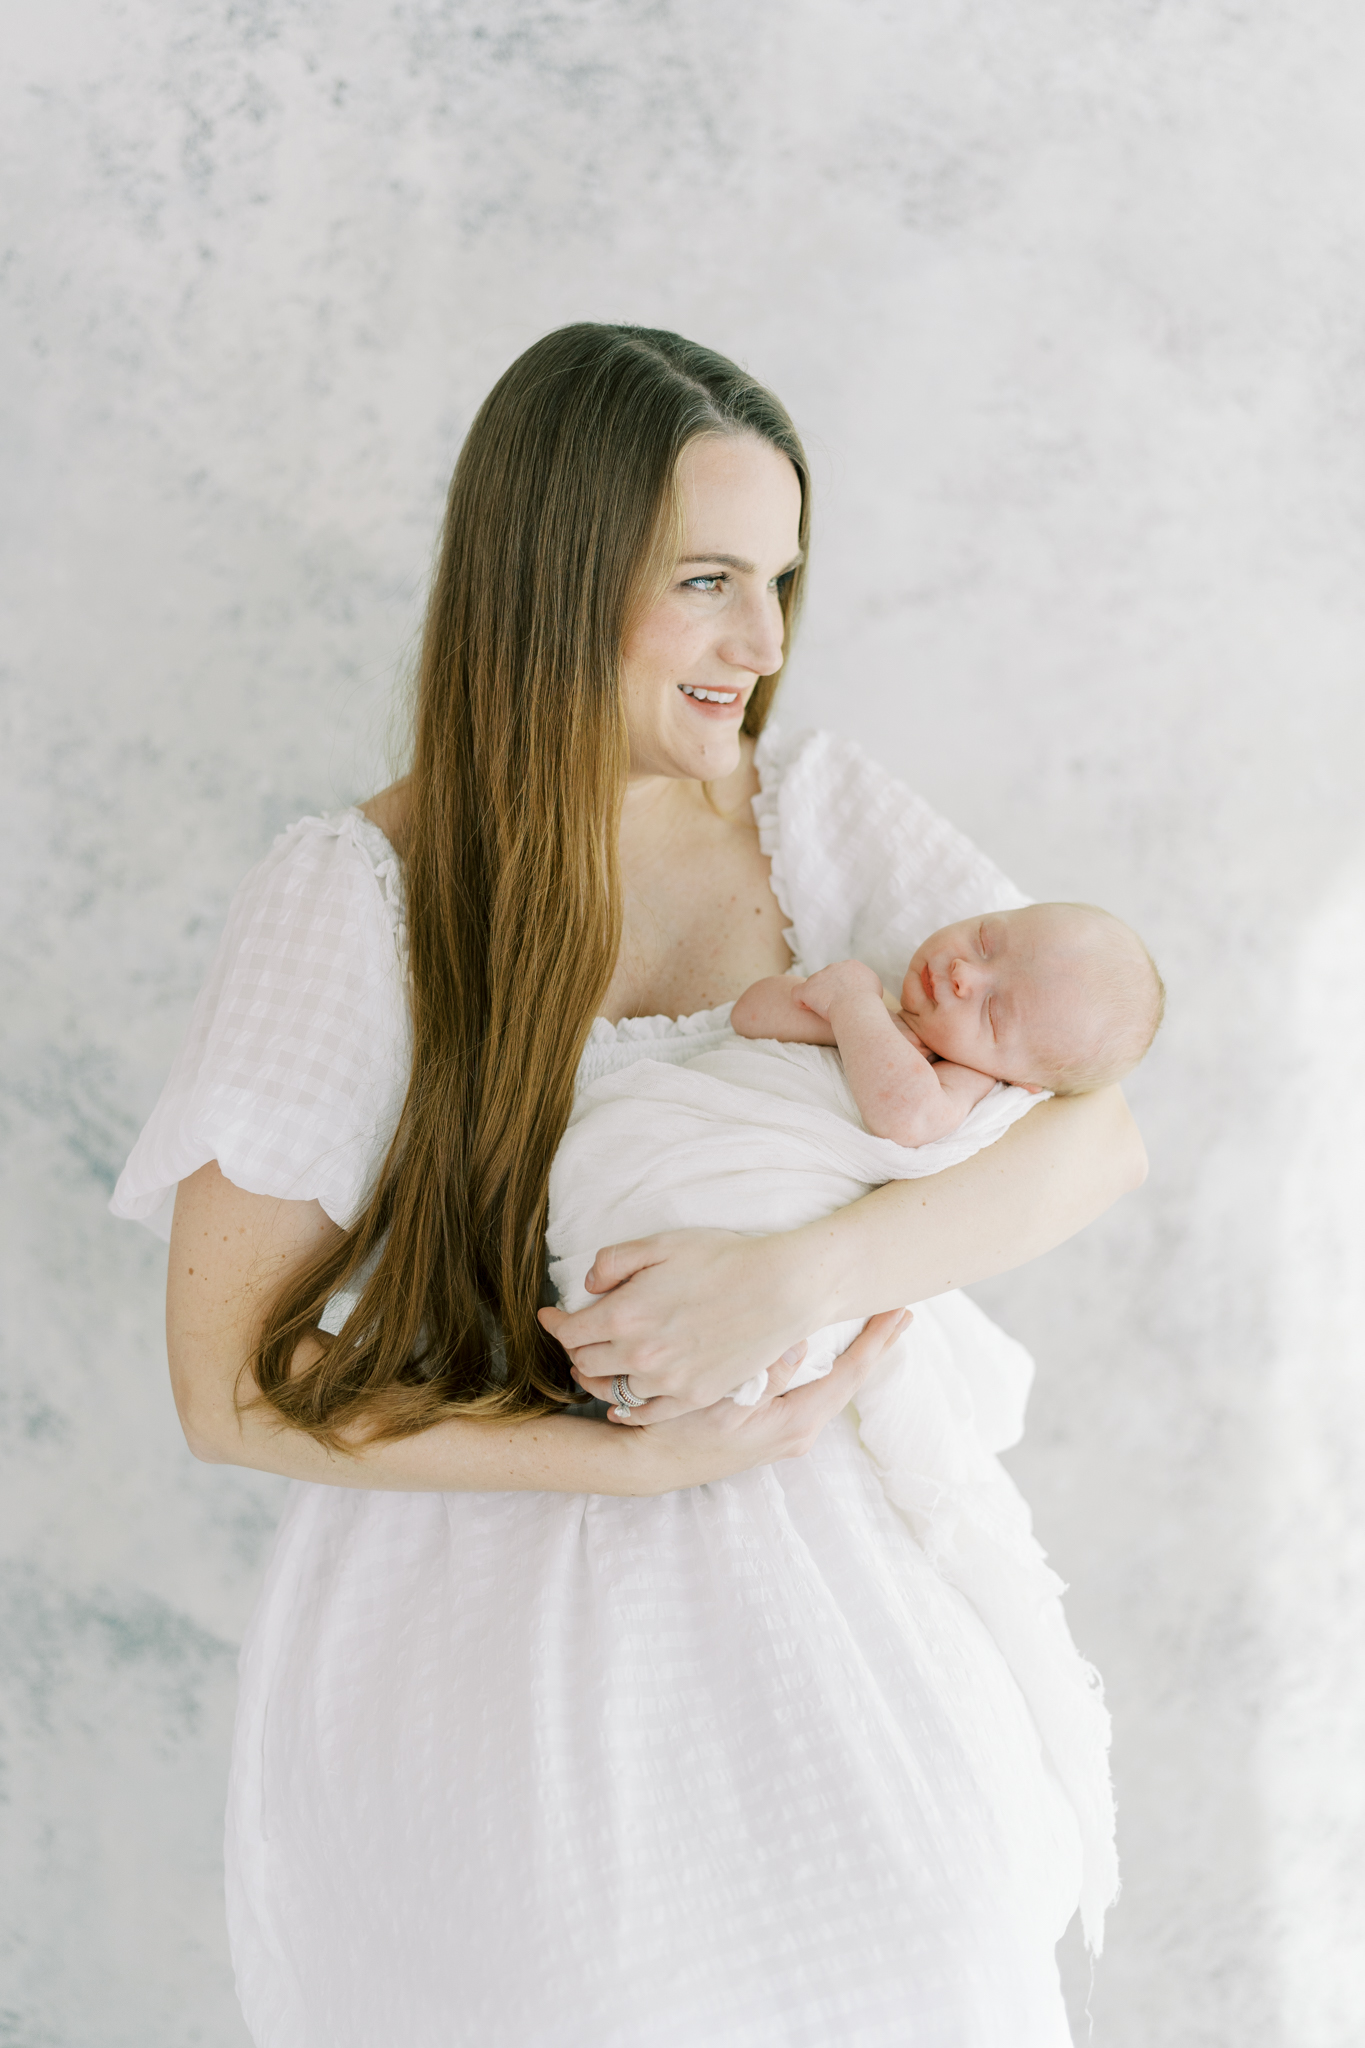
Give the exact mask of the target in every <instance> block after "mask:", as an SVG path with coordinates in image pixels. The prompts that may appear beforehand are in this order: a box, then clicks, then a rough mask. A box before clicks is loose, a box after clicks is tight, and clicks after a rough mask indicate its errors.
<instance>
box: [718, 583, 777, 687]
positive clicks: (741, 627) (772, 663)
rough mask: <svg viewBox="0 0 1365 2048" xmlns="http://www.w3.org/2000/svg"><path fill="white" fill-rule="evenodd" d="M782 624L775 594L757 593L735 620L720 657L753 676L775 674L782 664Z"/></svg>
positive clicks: (769, 592) (767, 592) (768, 592)
mask: <svg viewBox="0 0 1365 2048" xmlns="http://www.w3.org/2000/svg"><path fill="white" fill-rule="evenodd" d="M785 627H786V620H785V619H784V618H783V616H782V607H781V604H780V603H779V601H778V599H777V597H776V596H775V595H774V594H773V593H772V592H771V591H764V592H762V593H761V594H757V593H756V594H755V595H754V596H753V597H752V598H751V599H750V600H749V602H748V603H747V604H746V605H745V606H744V609H743V611H742V613H741V614H740V615H739V616H738V617H737V618H735V619H734V621H733V630H732V631H731V632H730V633H729V634H728V635H727V637H726V641H725V644H724V646H723V647H722V648H721V650H720V653H721V658H722V660H724V661H728V662H730V663H731V664H732V665H733V666H734V667H735V668H746V669H750V670H752V672H753V674H754V675H756V676H771V675H776V673H777V671H778V669H780V668H781V666H782V646H783V640H784V633H785Z"/></svg>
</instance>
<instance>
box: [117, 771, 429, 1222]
mask: <svg viewBox="0 0 1365 2048" xmlns="http://www.w3.org/2000/svg"><path fill="white" fill-rule="evenodd" d="M406 987H407V932H406V927H405V923H404V914H403V879H402V870H401V867H400V864H399V860H398V856H397V854H396V853H395V851H394V849H393V846H392V845H391V844H390V842H389V840H388V839H387V837H386V836H385V835H384V833H383V832H381V831H380V829H379V828H378V826H377V825H375V824H373V823H371V821H370V820H369V819H368V818H367V817H365V816H364V815H363V813H362V812H361V811H360V810H358V809H354V808H353V809H348V810H344V811H337V812H334V813H332V814H331V815H330V816H327V817H306V818H300V819H299V820H298V821H297V823H295V824H293V825H291V826H289V827H288V829H287V830H286V831H284V832H282V833H281V834H280V836H279V837H278V838H277V839H276V841H275V843H274V845H273V846H272V847H271V848H270V850H269V852H268V853H267V854H266V856H265V858H264V859H263V860H261V861H259V862H258V863H257V865H256V866H255V867H254V868H253V869H252V870H251V872H250V873H249V874H248V875H247V876H246V878H245V880H244V881H243V882H242V884H241V886H240V887H239V889H238V890H237V892H236V894H235V896H234V897H233V899H232V903H231V906H230V908H229V910H228V916H227V923H226V926H225V928H224V931H223V934H222V937H221V939H220V940H219V943H218V948H217V951H216V953H215V955H214V958H213V961H212V963H211V965H210V967H209V972H208V976H207V978H206V980H205V982H204V985H203V987H202V989H201V990H200V993H199V998H198V1000H197V1002H196V1003H195V1006H194V1010H193V1013H192V1015H191V1017H190V1020H189V1025H188V1028H187V1030H186V1034H185V1038H184V1041H183V1043H182V1045H181V1048H180V1051H179V1053H178V1055H177V1057H176V1060H175V1062H174V1065H173V1066H172V1069H171V1072H170V1075H169V1077H168V1078H167V1081H166V1085H165V1087H164V1088H163V1090H162V1093H161V1097H160V1099H159V1101H158V1102H157V1104H156V1107H155V1108H154V1110H153V1111H152V1114H151V1117H150V1118H149V1119H148V1122H147V1124H146V1126H145V1128H144V1129H143V1132H142V1135H141V1136H140V1138H139V1139H138V1142H137V1144H136V1145H135V1146H134V1148H133V1151H132V1154H131V1155H130V1157H129V1160H128V1163H127V1165H126V1166H125V1168H124V1170H123V1173H122V1175H121V1176H120V1178H119V1183H118V1186H117V1188H116V1189H115V1193H114V1200H113V1203H112V1205H111V1206H112V1207H113V1210H114V1213H115V1215H119V1216H126V1217H130V1218H132V1219H135V1220H139V1221H144V1222H148V1223H150V1224H151V1226H152V1228H153V1229H155V1230H157V1232H158V1233H159V1234H160V1235H163V1236H164V1235H165V1234H166V1233H167V1231H168V1230H169V1227H170V1215H171V1204H172V1202H173V1197H174V1192H175V1187H176V1185H177V1183H178V1182H179V1181H182V1180H184V1179H186V1178H187V1177H188V1176H189V1175H190V1174H192V1173H194V1172H195V1171H197V1169H198V1168H199V1167H201V1166H202V1165H204V1163H205V1162H206V1161H207V1160H209V1159H216V1160H217V1161H218V1164H219V1166H220V1167H221V1168H222V1170H223V1172H224V1173H225V1174H226V1175H227V1177H228V1179H229V1180H231V1181H232V1182H234V1183H235V1185H236V1186H238V1187H240V1188H245V1189H246V1190H247V1191H248V1193H251V1194H262V1195H273V1196H276V1197H278V1198H280V1199H282V1200H288V1201H319V1202H321V1204H322V1206H323V1208H324V1209H325V1210H326V1211H327V1214H328V1215H329V1216H331V1217H332V1218H333V1219H334V1220H335V1221H336V1222H338V1223H341V1224H342V1225H343V1226H344V1225H346V1224H348V1223H349V1222H350V1220H351V1218H352V1217H353V1216H354V1215H355V1214H357V1213H358V1210H359V1208H360V1207H361V1206H362V1205H363V1202H364V1199H365V1192H366V1189H367V1188H368V1186H369V1185H370V1182H371V1179H372V1176H373V1173H374V1170H375V1166H376V1162H377V1161H378V1160H379V1159H381V1158H382V1157H383V1155H384V1153H385V1151H386V1150H387V1148H388V1145H389V1143H390V1141H391V1140H392V1137H393V1133H394V1130H395V1128H396V1126H397V1121H398V1115H399V1111H400V1109H401V1106H402V1098H403V1093H404V1090H405V1088H406V1085H407V1073H408V1067H409V1064H410V1058H411V1034H410V1022H409V1017H408V1008H407V994H406Z"/></svg>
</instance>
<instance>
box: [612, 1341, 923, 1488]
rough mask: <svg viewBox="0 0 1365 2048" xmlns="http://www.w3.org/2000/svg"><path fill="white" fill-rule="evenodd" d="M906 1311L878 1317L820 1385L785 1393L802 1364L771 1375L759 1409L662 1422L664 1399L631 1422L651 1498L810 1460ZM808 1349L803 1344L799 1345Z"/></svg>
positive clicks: (728, 1406)
mask: <svg viewBox="0 0 1365 2048" xmlns="http://www.w3.org/2000/svg"><path fill="white" fill-rule="evenodd" d="M910 1319H911V1318H910V1311H909V1310H908V1309H889V1310H888V1311H887V1312H886V1314H885V1315H880V1316H873V1318H872V1319H871V1321H870V1322H869V1323H868V1324H867V1326H866V1328H865V1329H864V1330H863V1331H862V1332H861V1334H860V1335H859V1336H857V1337H855V1338H854V1340H853V1342H852V1343H851V1344H850V1345H849V1347H848V1349H847V1351H845V1352H844V1353H843V1354H842V1356H841V1357H839V1358H836V1359H835V1361H834V1364H833V1366H832V1368H831V1370H830V1371H829V1373H828V1374H827V1375H826V1376H825V1378H824V1379H822V1380H812V1381H811V1383H810V1385H809V1386H806V1387H798V1388H797V1389H796V1391H795V1392H794V1393H791V1394H787V1393H783V1392H782V1389H783V1388H784V1387H785V1386H786V1384H787V1382H788V1380H789V1379H790V1378H791V1376H792V1374H793V1373H794V1372H795V1371H796V1367H797V1365H798V1364H799V1363H800V1360H799V1359H797V1360H794V1361H793V1362H792V1363H790V1364H784V1365H781V1366H776V1367H774V1368H773V1369H772V1371H771V1373H770V1376H769V1380H768V1388H769V1391H768V1393H767V1394H766V1395H765V1397H764V1399H763V1400H762V1401H760V1402H759V1404H758V1406H757V1407H756V1408H738V1407H736V1405H735V1403H734V1402H733V1401H724V1400H722V1401H717V1402H716V1403H715V1404H714V1405H713V1406H712V1407H710V1408H694V1409H689V1410H687V1411H686V1412H684V1413H682V1414H676V1415H675V1416H674V1417H673V1419H671V1420H664V1419H663V1413H662V1411H663V1410H664V1409H665V1408H672V1407H673V1405H674V1404H673V1403H672V1402H670V1401H668V1400H666V1399H663V1398H661V1399H659V1400H657V1401H651V1402H650V1404H649V1407H648V1408H645V1409H641V1410H639V1411H638V1415H639V1416H640V1417H641V1418H648V1419H640V1420H637V1419H636V1417H635V1416H634V1415H633V1416H632V1418H631V1419H632V1422H633V1423H634V1427H633V1429H632V1431H631V1439H632V1441H631V1445H630V1448H631V1451H632V1453H633V1454H634V1455H635V1456H637V1457H640V1458H642V1459H643V1460H644V1463H645V1467H646V1470H647V1472H648V1487H647V1490H648V1491H649V1492H650V1493H673V1492H676V1491H677V1490H678V1489H680V1488H683V1487H688V1486H704V1485H706V1484H707V1482H708V1481H710V1480H716V1479H729V1478H731V1477H733V1475H734V1474H735V1473H736V1472H747V1471H749V1470H750V1469H751V1468H752V1467H754V1466H755V1465H773V1464H776V1463H777V1462H778V1461H779V1460H781V1459H783V1458H804V1457H805V1455H806V1453H807V1451H808V1450H809V1449H810V1448H811V1446H812V1444H813V1443H814V1442H815V1439H816V1438H817V1437H818V1436H819V1434H820V1432H821V1430H822V1429H823V1428H824V1426H825V1424H826V1423H827V1422H829V1421H831V1420H832V1419H833V1418H834V1416H836V1415H837V1414H838V1413H839V1412H840V1410H841V1409H843V1408H846V1407H847V1405H848V1403H849V1402H850V1401H851V1400H852V1399H853V1398H854V1396H855V1395H856V1394H857V1392H858V1390H859V1388H860V1387H861V1386H862V1385H863V1383H864V1381H865V1380H866V1379H867V1376H868V1374H869V1373H870V1372H871V1370H872V1368H873V1366H874V1365H875V1364H876V1363H877V1361H878V1359H879V1358H880V1357H881V1355H882V1353H883V1352H884V1351H885V1350H886V1348H887V1346H888V1345H889V1344H892V1343H894V1341H895V1339H896V1338H897V1337H898V1336H899V1335H900V1334H901V1332H902V1330H903V1329H904V1328H905V1327H906V1325H907V1324H908V1323H909V1321H910ZM801 1348H802V1349H804V1346H803V1347H801Z"/></svg>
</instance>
